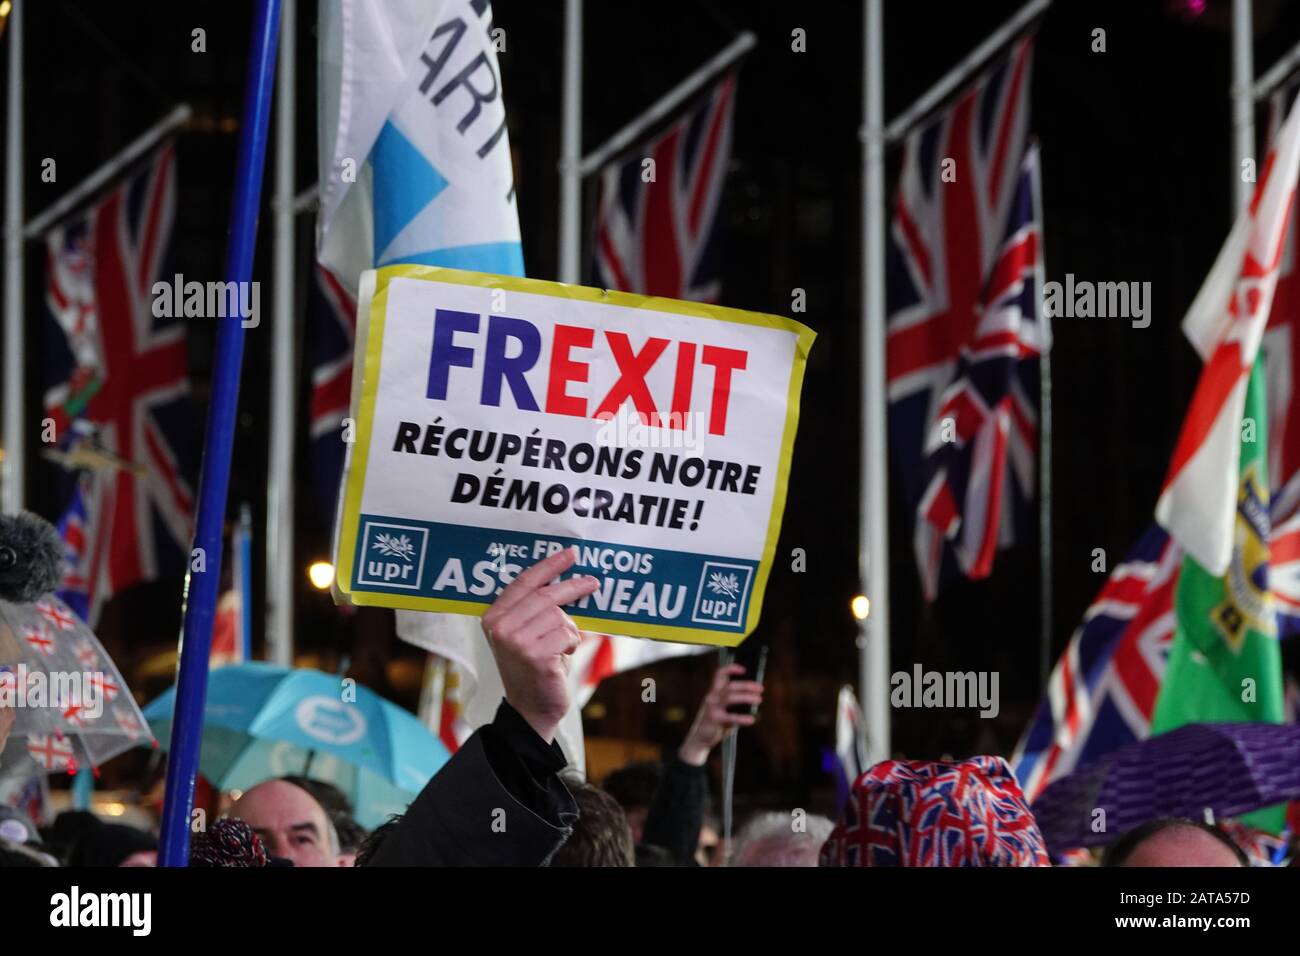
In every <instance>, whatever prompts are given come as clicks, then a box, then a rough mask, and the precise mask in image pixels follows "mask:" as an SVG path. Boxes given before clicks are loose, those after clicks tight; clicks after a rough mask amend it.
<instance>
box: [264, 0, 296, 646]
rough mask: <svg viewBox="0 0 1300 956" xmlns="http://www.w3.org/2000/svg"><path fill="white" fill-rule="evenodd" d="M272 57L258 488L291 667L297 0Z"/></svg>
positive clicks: (269, 614)
mask: <svg viewBox="0 0 1300 956" xmlns="http://www.w3.org/2000/svg"><path fill="white" fill-rule="evenodd" d="M281 3H282V5H283V6H282V10H281V13H280V53H279V64H278V71H279V76H278V77H277V79H276V91H275V104H276V106H275V110H276V116H275V198H274V199H273V200H272V203H271V208H272V209H274V210H275V213H274V216H275V239H274V256H273V260H272V271H273V273H274V276H273V279H272V282H273V285H272V295H273V296H274V299H273V302H272V313H271V435H270V454H269V456H268V458H269V474H268V476H267V485H266V657H267V659H268V660H270V661H272V662H273V663H276V664H279V665H280V666H281V667H292V666H293V636H294V631H293V629H294V620H293V616H294V615H293V612H294V607H293V576H294V571H295V565H294V546H293V545H294V535H293V517H294V483H293V452H294V434H293V426H294V421H295V420H296V416H297V402H296V401H295V399H296V398H297V392H296V390H295V388H294V384H295V382H294V379H295V376H294V373H295V371H296V370H297V364H298V363H297V358H298V356H297V348H296V337H295V336H294V334H293V327H294V321H293V320H294V312H293V292H294V233H295V231H296V230H295V225H296V217H295V215H294V190H293V186H294V183H293V179H294V176H293V173H294V165H295V159H296V154H295V149H296V145H297V144H296V142H295V133H296V123H297V113H296V109H295V105H296V104H295V95H296V92H297V88H296V81H295V72H294V70H295V66H296V62H297V61H296V57H297V49H296V42H297V34H296V32H295V31H296V24H297V16H298V9H297V6H298V5H297V0H281Z"/></svg>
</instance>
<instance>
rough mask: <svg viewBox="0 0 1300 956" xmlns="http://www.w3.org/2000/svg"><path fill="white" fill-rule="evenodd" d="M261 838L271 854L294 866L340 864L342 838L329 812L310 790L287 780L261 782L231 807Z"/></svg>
mask: <svg viewBox="0 0 1300 956" xmlns="http://www.w3.org/2000/svg"><path fill="white" fill-rule="evenodd" d="M230 815H231V816H232V817H235V818H236V819H239V820H243V821H244V822H245V823H247V824H248V825H249V826H250V827H252V828H253V832H254V833H256V834H257V835H258V836H259V837H261V839H262V843H263V844H265V846H266V851H267V852H268V853H269V854H271V856H279V857H284V858H285V859H288V860H292V861H293V865H294V866H338V865H339V855H340V854H339V838H338V834H337V833H336V832H335V831H334V825H333V824H332V823H330V819H329V815H328V814H327V813H326V812H325V808H324V807H322V806H321V805H320V804H319V803H318V802H317V801H316V799H315V798H314V797H312V795H311V794H309V793H308V792H307V791H306V790H304V789H302V787H299V786H295V785H294V784H292V783H289V782H288V781H287V780H268V781H266V782H265V783H259V784H258V785H257V786H255V787H253V788H252V789H250V790H246V791H245V792H244V795H243V796H242V797H240V798H239V800H238V802H236V803H235V805H234V806H233V807H232V808H231V811H230Z"/></svg>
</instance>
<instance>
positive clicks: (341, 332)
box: [307, 265, 357, 527]
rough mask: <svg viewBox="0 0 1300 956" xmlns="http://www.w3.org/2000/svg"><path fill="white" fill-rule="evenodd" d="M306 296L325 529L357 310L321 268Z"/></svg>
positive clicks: (338, 463)
mask: <svg viewBox="0 0 1300 956" xmlns="http://www.w3.org/2000/svg"><path fill="white" fill-rule="evenodd" d="M312 271H313V276H312V282H311V288H310V291H309V292H308V296H307V323H308V328H307V339H308V341H309V342H310V343H311V346H310V347H311V365H312V373H311V464H312V475H313V479H314V482H313V483H314V484H315V486H316V497H317V504H318V505H319V508H320V514H321V516H322V518H323V520H324V522H325V525H326V527H333V525H334V505H335V501H336V500H337V496H338V491H339V480H340V479H341V478H342V476H343V452H344V449H345V446H344V444H343V432H342V424H343V419H344V418H346V417H347V415H348V407H349V404H350V402H351V398H352V348H353V344H354V343H355V341H356V333H357V304H356V302H355V301H354V300H353V299H352V297H351V296H350V295H349V294H348V292H347V290H346V289H345V288H344V287H343V284H342V283H341V282H339V281H338V279H336V278H335V277H334V275H333V273H331V272H330V271H329V270H328V269H326V268H325V267H324V266H322V265H314V266H313V270H312Z"/></svg>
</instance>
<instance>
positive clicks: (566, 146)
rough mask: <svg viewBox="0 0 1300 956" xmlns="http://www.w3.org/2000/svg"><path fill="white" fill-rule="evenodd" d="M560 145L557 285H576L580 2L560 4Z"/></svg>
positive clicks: (579, 217) (567, 0)
mask: <svg viewBox="0 0 1300 956" xmlns="http://www.w3.org/2000/svg"><path fill="white" fill-rule="evenodd" d="M561 136H562V140H561V144H560V269H559V275H560V281H561V282H572V283H577V282H578V281H579V280H580V278H581V276H580V273H579V264H578V258H579V256H580V254H581V253H580V248H581V245H582V232H581V222H582V177H581V175H580V174H579V172H578V160H579V159H581V157H582V0H565V4H564V119H563V128H562V134H561Z"/></svg>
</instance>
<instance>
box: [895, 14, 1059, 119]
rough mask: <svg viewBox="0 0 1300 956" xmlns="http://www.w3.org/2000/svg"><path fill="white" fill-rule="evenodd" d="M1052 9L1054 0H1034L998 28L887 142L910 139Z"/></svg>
mask: <svg viewBox="0 0 1300 956" xmlns="http://www.w3.org/2000/svg"><path fill="white" fill-rule="evenodd" d="M1051 5H1052V0H1031V2H1030V3H1026V4H1025V5H1024V6H1023V7H1021V8H1020V9H1019V10H1017V11H1016V12H1015V14H1014V15H1013V16H1012V17H1011V18H1010V19H1009V20H1007V21H1006V22H1005V23H1004V24H1002V26H1000V27H998V28H997V29H996V30H994V31H993V32H992V33H990V34H989V35H988V36H987V37H985V38H984V42H983V43H981V44H980V45H979V46H977V47H976V48H975V49H973V50H971V51H970V53H968V54H966V56H965V57H964V58H963V59H962V61H961V62H960V63H958V64H957V65H956V66H954V67H953V68H952V69H951V70H949V71H948V72H947V73H945V74H944V75H943V76H941V77H940V78H939V79H938V80H937V81H936V82H935V84H934V85H933V86H931V87H930V88H929V89H928V90H926V91H925V92H924V93H922V94H921V95H920V96H919V97H918V98H917V99H916V100H915V101H914V102H913V103H912V105H911V106H909V107H908V108H907V109H905V110H903V112H902V113H900V114H899V115H898V118H897V119H895V120H894V121H893V122H892V123H890V124H889V127H888V128H887V129H886V130H885V141H886V142H887V143H894V142H897V141H898V140H900V139H902V138H903V137H904V136H906V135H907V133H908V131H909V130H911V128H912V127H913V126H914V125H916V123H917V122H918V121H920V120H922V119H924V118H925V117H926V116H927V115H928V114H929V113H930V112H931V111H932V110H933V109H935V108H936V107H937V106H939V104H941V103H942V102H943V101H944V100H946V99H947V98H948V97H949V96H950V95H951V94H952V93H953V91H954V90H956V89H957V87H959V86H961V85H962V84H963V83H965V82H966V81H967V80H968V79H970V77H971V76H973V75H974V74H975V73H977V72H978V71H979V70H980V69H981V68H982V67H983V66H984V64H985V63H986V62H987V61H988V59H989V58H990V57H991V56H993V54H995V53H996V52H997V51H998V50H999V49H1001V48H1002V47H1003V46H1005V45H1006V44H1007V43H1009V42H1010V41H1011V40H1012V38H1013V37H1015V35H1016V34H1017V33H1019V32H1020V31H1021V30H1023V29H1024V28H1025V27H1027V26H1028V25H1029V24H1030V23H1032V22H1033V21H1034V19H1035V18H1036V17H1038V16H1039V15H1041V14H1042V13H1043V12H1044V11H1045V10H1046V9H1047V8H1048V7H1050V6H1051Z"/></svg>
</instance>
